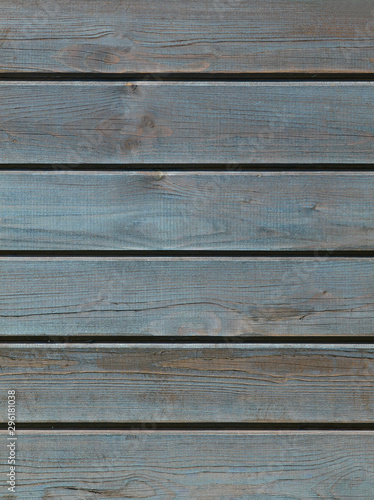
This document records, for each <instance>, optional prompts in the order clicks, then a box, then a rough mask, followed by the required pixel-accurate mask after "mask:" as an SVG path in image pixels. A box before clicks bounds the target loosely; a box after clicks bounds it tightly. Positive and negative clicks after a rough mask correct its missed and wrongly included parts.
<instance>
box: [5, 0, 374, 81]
mask: <svg viewBox="0 0 374 500" xmlns="http://www.w3.org/2000/svg"><path fill="white" fill-rule="evenodd" d="M373 17H374V11H373V4H372V2H371V1H370V0H345V1H344V2H342V1H338V0H324V1H303V0H283V1H282V2H279V1H277V0H267V1H266V2H263V1H261V0H245V1H243V0H242V1H237V2H233V1H225V0H211V1H210V2H196V1H194V0H184V1H178V2H164V1H162V0H152V1H151V0H137V1H131V2H118V1H116V0H109V1H106V2H103V1H102V0H89V1H82V2H74V1H73V0H54V1H53V2H47V1H44V0H40V1H38V2H32V3H30V2H24V1H22V0H2V2H1V15H0V33H1V35H0V36H1V41H0V43H1V64H0V71H2V72H16V71H21V72H26V73H27V72H45V73H48V74H49V73H50V72H77V73H98V72H99V73H133V72H145V73H179V72H210V73H223V72H239V73H241V72H243V73H248V72H259V73H268V72H278V71H280V72H313V73H318V72H322V73H324V72H353V73H355V72H362V73H372V72H373V69H374V58H373V34H374V32H373Z"/></svg>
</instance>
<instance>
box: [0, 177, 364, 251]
mask: <svg viewBox="0 0 374 500" xmlns="http://www.w3.org/2000/svg"><path fill="white" fill-rule="evenodd" d="M373 221H374V174H373V172H354V173H351V172H344V173H343V172H315V173H313V172H264V171H262V172H235V173H233V172H230V171H228V172H223V173H220V172H208V173H206V172H191V171H190V172H175V171H174V172H152V171H149V172H134V171H130V172H104V171H103V172H76V171H75V172H74V171H70V172H68V171H62V172H57V171H56V172H34V171H31V172H30V171H29V172H27V171H22V172H17V171H8V172H6V171H3V172H2V173H1V176H0V249H1V250H165V249H167V250H252V251H262V250H329V251H330V250H334V249H338V250H358V249H360V250H372V249H374V225H373Z"/></svg>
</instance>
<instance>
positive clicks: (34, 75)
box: [0, 71, 374, 83]
mask: <svg viewBox="0 0 374 500" xmlns="http://www.w3.org/2000/svg"><path fill="white" fill-rule="evenodd" d="M7 80H13V81H40V82H41V83H42V82H44V81H66V82H70V81H103V82H106V81H126V82H128V81H141V80H143V81H156V82H157V81H159V82H163V81H168V82H177V83H178V82H205V81H211V80H214V81H269V80H272V81H284V82H287V81H295V80H300V81H344V82H345V81H348V82H349V81H352V82H357V81H374V73H359V72H357V73H352V72H348V73H328V72H326V73H315V72H311V71H309V72H297V73H292V72H278V73H252V72H248V73H209V72H206V73H188V72H187V73H183V72H181V73H150V72H143V73H128V74H126V73H120V74H114V73H112V74H108V73H74V72H73V73H69V72H65V73H40V72H30V73H22V72H9V73H2V74H0V81H7Z"/></svg>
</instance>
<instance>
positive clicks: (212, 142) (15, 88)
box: [0, 81, 374, 165]
mask: <svg viewBox="0 0 374 500" xmlns="http://www.w3.org/2000/svg"><path fill="white" fill-rule="evenodd" d="M373 161H374V82H209V81H208V82H192V83H188V82H179V83H178V82H163V83H162V82H146V81H143V82H142V81H140V82H136V83H135V82H132V83H130V82H128V83H125V82H106V83H105V82H90V81H88V82H49V83H48V82H44V83H41V82H2V83H1V84H0V162H2V163H4V164H9V163H17V164H18V163H21V164H24V163H27V164H29V163H34V164H35V163H52V164H60V163H69V164H75V165H76V164H90V163H94V164H103V163H107V164H123V165H125V164H139V163H145V164H150V163H168V164H170V163H171V164H175V163H178V164H182V163H200V162H203V163H207V164H214V163H230V164H232V163H239V164H253V163H259V164H266V163H271V164H274V163H279V164H284V163H292V164H308V163H311V162H322V163H324V162H330V163H341V162H343V163H356V164H357V163H372V162H373Z"/></svg>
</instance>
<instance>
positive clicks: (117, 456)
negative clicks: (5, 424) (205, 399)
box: [0, 430, 374, 500]
mask: <svg viewBox="0 0 374 500" xmlns="http://www.w3.org/2000/svg"><path fill="white" fill-rule="evenodd" d="M0 441H1V442H2V446H1V451H0V454H1V465H0V471H1V475H2V477H4V478H5V477H6V473H7V472H9V468H8V466H7V465H6V460H7V456H6V442H7V441H6V435H5V434H4V432H2V434H0ZM373 450H374V434H373V432H339V431H335V432H328V431H324V432H321V431H319V432H303V431H300V432H262V431H261V432H227V431H225V432H213V431H209V432H206V431H200V432H189V431H185V432H170V431H165V432H164V431H163V432H154V431H122V432H121V431H113V432H110V433H109V432H105V431H96V432H92V431H91V432H89V431H84V430H81V431H79V432H77V431H51V432H48V433H45V432H38V431H34V432H31V431H28V432H19V433H18V440H17V465H16V467H17V469H16V470H17V480H16V482H17V486H16V491H18V498H35V499H36V498H38V499H39V498H40V499H41V498H43V499H45V500H47V499H52V498H53V499H54V500H62V499H67V498H76V499H85V500H95V499H97V498H101V499H109V498H142V499H149V500H150V499H152V500H165V499H167V500H172V499H178V500H184V499H185V500H190V499H191V498H199V499H201V500H211V499H212V498H215V499H217V500H226V499H228V498H235V499H239V498H240V499H249V498H250V499H255V500H260V499H261V500H265V499H273V498H276V499H277V500H288V499H291V498H292V499H293V500H297V499H299V500H304V499H306V498H308V499H317V498H326V499H327V498H331V499H332V498H334V499H336V500H349V499H351V500H357V499H358V498H359V499H360V500H365V499H367V500H372V492H373V489H374V452H373ZM4 498H8V497H5V496H4ZM10 498H12V497H11V496H9V499H10Z"/></svg>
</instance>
